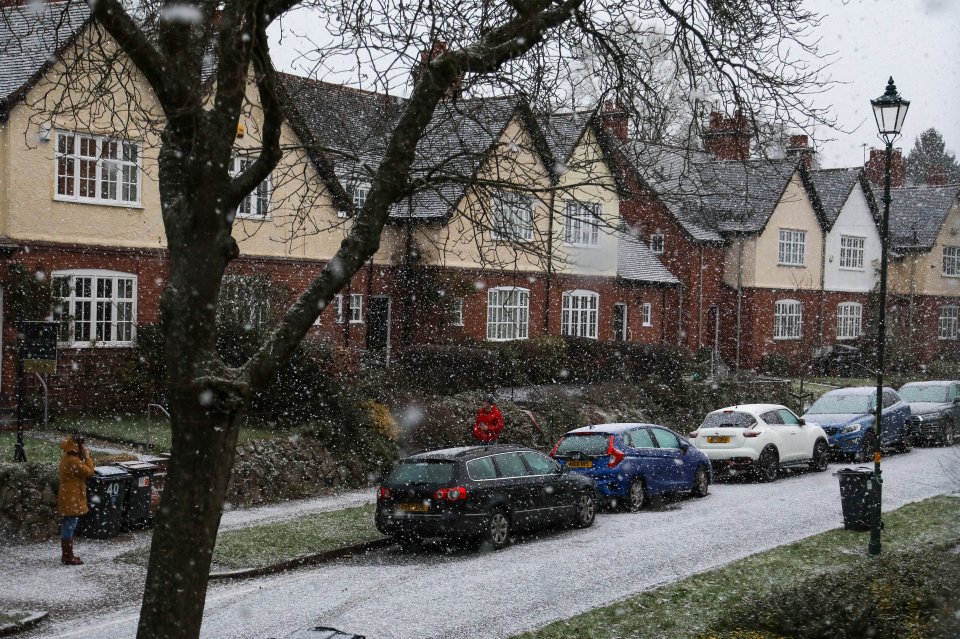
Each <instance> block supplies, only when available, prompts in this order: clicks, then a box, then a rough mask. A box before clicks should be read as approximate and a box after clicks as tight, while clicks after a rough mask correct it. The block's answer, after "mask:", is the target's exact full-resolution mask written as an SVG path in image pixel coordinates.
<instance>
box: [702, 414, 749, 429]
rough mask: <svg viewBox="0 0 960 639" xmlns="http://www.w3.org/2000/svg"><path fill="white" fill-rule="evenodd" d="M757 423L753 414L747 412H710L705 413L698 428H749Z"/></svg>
mask: <svg viewBox="0 0 960 639" xmlns="http://www.w3.org/2000/svg"><path fill="white" fill-rule="evenodd" d="M756 423H757V420H756V419H755V418H754V416H753V415H750V414H748V413H738V412H735V411H733V412H729V413H710V414H709V415H707V416H706V417H705V418H704V420H703V423H702V424H700V428H750V427H751V426H753V425H754V424H756Z"/></svg>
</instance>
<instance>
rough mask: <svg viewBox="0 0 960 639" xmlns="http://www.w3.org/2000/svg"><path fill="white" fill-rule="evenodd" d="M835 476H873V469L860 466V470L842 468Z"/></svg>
mask: <svg viewBox="0 0 960 639" xmlns="http://www.w3.org/2000/svg"><path fill="white" fill-rule="evenodd" d="M834 474H835V475H872V474H873V469H872V468H867V467H866V466H860V467H859V468H841V469H840V470H838V471H837V472H836V473H834Z"/></svg>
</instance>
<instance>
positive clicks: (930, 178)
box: [924, 164, 947, 186]
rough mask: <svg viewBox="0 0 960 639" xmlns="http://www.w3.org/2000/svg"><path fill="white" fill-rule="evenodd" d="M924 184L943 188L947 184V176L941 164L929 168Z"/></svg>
mask: <svg viewBox="0 0 960 639" xmlns="http://www.w3.org/2000/svg"><path fill="white" fill-rule="evenodd" d="M924 182H926V183H927V184H929V185H930V186H943V185H944V184H946V183H947V174H946V173H945V172H944V171H943V167H942V166H940V165H939V164H931V165H930V166H928V167H927V178H926V180H924Z"/></svg>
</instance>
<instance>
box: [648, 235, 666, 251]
mask: <svg viewBox="0 0 960 639" xmlns="http://www.w3.org/2000/svg"><path fill="white" fill-rule="evenodd" d="M666 245H667V244H666V237H665V236H664V234H663V233H660V232H659V231H658V232H656V233H651V234H650V252H651V253H653V254H654V255H663V251H664V248H665V247H666Z"/></svg>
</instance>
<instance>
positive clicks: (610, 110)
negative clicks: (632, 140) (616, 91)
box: [600, 99, 630, 142]
mask: <svg viewBox="0 0 960 639" xmlns="http://www.w3.org/2000/svg"><path fill="white" fill-rule="evenodd" d="M629 126H630V116H629V115H628V114H627V111H626V109H624V108H623V105H622V104H620V100H619V99H617V100H607V101H605V102H604V103H603V113H601V114H600V127H601V128H602V129H603V130H604V131H607V132H608V133H610V134H611V135H613V136H614V137H616V138H617V139H618V140H620V141H621V142H626V141H627V137H628V135H627V130H628V128H629Z"/></svg>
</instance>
